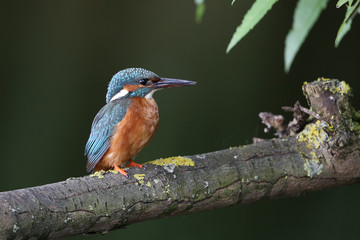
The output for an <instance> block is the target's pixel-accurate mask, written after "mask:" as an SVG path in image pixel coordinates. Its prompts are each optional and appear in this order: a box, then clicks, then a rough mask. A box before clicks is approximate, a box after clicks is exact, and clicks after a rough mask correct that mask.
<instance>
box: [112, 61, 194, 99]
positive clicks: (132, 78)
mask: <svg viewBox="0 0 360 240" xmlns="http://www.w3.org/2000/svg"><path fill="white" fill-rule="evenodd" d="M195 84H196V82H192V81H187V80H180V79H172V78H162V77H159V76H158V75H156V74H155V73H153V72H151V71H149V70H146V69H144V68H127V69H124V70H121V71H120V72H118V73H117V74H115V75H114V76H113V78H112V79H111V81H110V83H109V87H108V91H107V94H106V102H107V103H108V102H110V101H111V100H115V99H119V98H131V97H146V98H151V97H152V94H153V93H154V92H155V91H157V90H160V89H163V88H169V87H182V86H190V85H195Z"/></svg>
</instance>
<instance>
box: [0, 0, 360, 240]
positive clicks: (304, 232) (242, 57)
mask: <svg viewBox="0 0 360 240" xmlns="http://www.w3.org/2000/svg"><path fill="white" fill-rule="evenodd" d="M230 2H231V1H207V2H206V3H207V9H206V13H205V16H204V18H203V23H202V24H201V25H196V24H195V21H194V19H195V16H194V12H195V7H194V3H193V1H173V0H163V1H88V0H87V1H85V0H84V1H26V2H22V3H21V2H15V1H11V2H10V1H9V2H6V3H5V2H1V3H0V11H1V13H0V20H1V21H0V22H1V23H0V24H1V38H0V42H1V58H0V59H1V63H0V70H1V81H0V89H1V94H0V97H1V101H0V107H1V118H0V126H1V138H0V149H1V174H0V191H8V190H13V189H19V188H25V187H31V186H36V185H42V184H47V183H52V182H57V181H61V180H65V179H66V178H68V177H73V176H83V175H85V174H86V172H85V163H86V159H85V157H83V150H84V145H85V142H86V140H87V137H88V134H89V131H90V125H91V122H92V120H93V117H94V116H95V114H96V113H97V111H98V110H99V109H100V108H101V107H102V106H103V105H104V103H105V93H106V89H107V84H108V81H109V80H110V79H111V77H112V76H113V75H114V74H115V73H116V72H117V71H119V70H121V69H123V68H126V67H133V66H135V67H144V68H147V69H149V70H152V71H154V72H156V73H158V74H159V75H160V76H164V77H173V78H183V79H188V80H194V81H197V82H198V85H197V86H195V87H188V88H181V89H168V90H164V91H162V92H158V93H156V94H155V98H156V100H157V102H158V105H159V108H160V119H161V120H160V126H159V130H158V132H157V134H156V136H155V137H154V139H153V140H152V141H151V143H150V144H149V146H148V147H146V148H145V149H144V150H143V151H142V152H141V154H140V155H139V156H138V158H137V159H136V160H137V161H138V162H140V163H141V162H145V161H148V160H152V159H155V158H159V157H168V156H174V155H192V154H197V153H203V152H209V151H215V150H219V149H223V148H228V147H230V146H238V145H242V144H248V143H251V139H252V137H254V136H255V137H268V138H270V137H272V136H271V135H265V134H264V133H263V127H264V126H263V125H262V124H261V123H260V120H259V118H258V116H257V115H258V113H259V112H261V111H271V112H274V113H281V109H280V107H281V106H284V105H292V104H293V103H294V102H295V101H296V100H300V101H301V102H302V103H303V104H305V100H304V98H303V96H302V95H301V93H302V91H301V85H302V82H303V81H312V80H314V79H316V78H317V77H320V76H326V77H333V78H339V79H341V80H346V81H347V82H348V83H350V84H351V86H352V87H353V88H354V89H355V91H354V94H355V97H354V105H355V106H356V107H357V108H359V107H360V105H359V103H358V102H359V95H360V94H359V93H360V92H359V90H360V83H359V79H358V73H359V60H358V56H359V53H360V45H359V40H360V34H359V27H360V23H359V19H360V17H357V18H359V19H356V18H355V21H354V23H353V29H352V31H351V32H350V33H349V34H348V35H347V36H346V37H345V38H344V40H343V42H342V43H341V44H340V47H339V48H338V49H334V47H333V42H334V39H335V36H336V33H337V29H338V27H339V25H340V23H341V21H342V19H343V16H344V13H345V9H344V8H343V9H336V8H335V4H336V1H330V3H329V5H328V7H327V9H326V11H325V12H323V13H322V14H321V17H320V19H319V21H318V22H317V23H316V25H315V27H314V28H313V29H312V30H311V32H310V36H309V38H308V39H307V40H306V42H305V44H304V45H303V46H302V48H301V49H300V53H299V54H298V56H297V57H296V58H295V62H294V64H293V67H292V69H291V72H290V73H289V74H284V71H283V68H284V67H283V51H284V50H283V48H284V40H285V37H286V34H287V32H288V31H289V29H290V27H291V23H292V15H293V11H294V7H295V5H296V1H280V2H279V3H277V4H276V5H275V6H274V7H273V10H272V11H271V12H269V14H268V15H267V16H266V17H265V19H263V21H262V22H261V23H260V24H259V25H258V26H256V28H255V29H254V30H253V31H252V32H251V33H250V34H249V35H248V36H246V37H245V38H244V39H243V40H242V42H241V43H240V44H238V45H237V46H236V47H235V48H234V49H233V50H232V51H231V52H230V54H225V49H226V46H227V44H228V43H229V41H230V38H231V36H232V34H233V32H234V31H235V28H236V26H237V25H238V24H240V22H241V20H242V17H243V15H244V13H245V12H246V10H247V9H248V8H249V7H250V5H251V2H252V1H239V0H238V1H236V2H235V4H234V6H233V7H231V6H230ZM359 190H360V186H359V185H354V186H348V187H340V188H335V189H330V190H326V191H322V192H316V193H311V194H308V195H307V196H302V197H298V198H290V199H282V200H277V201H267V202H261V203H256V204H252V205H245V206H238V207H231V208H226V209H218V210H213V211H208V212H205V213H199V214H194V215H190V216H185V217H174V218H168V219H161V220H154V221H148V222H144V223H139V224H134V225H131V226H129V227H128V228H126V229H123V230H118V231H113V232H110V233H108V234H107V235H105V236H92V237H89V238H87V237H84V236H77V237H73V238H69V239H138V238H142V239H155V238H156V239H159V240H160V239H277V240H278V239H359V238H360V227H359V226H360V220H359V216H360V206H359V203H360V193H359Z"/></svg>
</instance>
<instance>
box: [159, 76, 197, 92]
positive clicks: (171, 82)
mask: <svg viewBox="0 0 360 240" xmlns="http://www.w3.org/2000/svg"><path fill="white" fill-rule="evenodd" d="M195 84H196V82H193V81H187V80H181V79H173V78H160V81H158V82H156V83H154V84H153V86H154V87H155V88H157V89H161V88H170V87H182V86H192V85H195Z"/></svg>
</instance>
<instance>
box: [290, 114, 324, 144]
mask: <svg viewBox="0 0 360 240" xmlns="http://www.w3.org/2000/svg"><path fill="white" fill-rule="evenodd" d="M325 127H327V128H328V127H329V125H328V124H327V123H326V122H325V121H320V120H318V121H316V122H315V123H311V124H308V125H306V127H305V128H304V130H303V131H302V132H301V133H299V135H298V136H297V137H296V138H297V140H298V141H299V142H305V143H306V147H307V148H310V149H311V148H312V147H314V148H316V149H318V148H319V147H320V146H321V145H322V144H323V143H324V142H325V141H327V140H328V139H329V136H328V134H327V133H326V132H325V131H324V128H325Z"/></svg>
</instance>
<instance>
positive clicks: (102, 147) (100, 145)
mask: <svg viewBox="0 0 360 240" xmlns="http://www.w3.org/2000/svg"><path fill="white" fill-rule="evenodd" d="M130 101H131V100H130V99H118V100H114V101H111V102H109V103H108V104H106V105H105V106H104V107H103V108H101V110H100V111H99V112H98V114H96V116H95V118H94V121H93V123H92V126H91V133H90V137H89V139H88V141H87V143H86V146H85V155H86V156H87V157H88V162H87V165H86V169H87V170H88V171H89V172H90V171H91V170H92V169H93V168H94V167H95V165H96V164H97V163H98V162H99V161H100V159H101V158H102V156H104V154H105V152H106V151H107V150H108V149H109V147H110V138H111V136H112V134H113V131H114V127H115V126H116V124H117V123H119V122H121V120H123V119H124V117H125V115H126V112H127V110H128V108H129V105H130Z"/></svg>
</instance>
